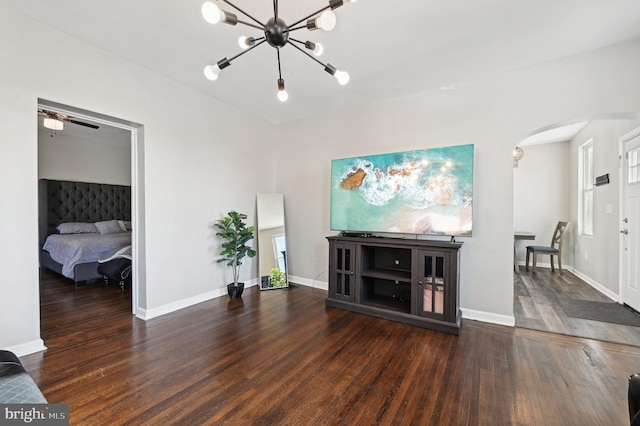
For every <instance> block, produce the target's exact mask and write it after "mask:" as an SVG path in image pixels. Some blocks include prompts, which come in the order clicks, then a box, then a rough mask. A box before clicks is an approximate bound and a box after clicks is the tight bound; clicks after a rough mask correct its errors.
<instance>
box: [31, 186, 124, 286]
mask: <svg viewBox="0 0 640 426" xmlns="http://www.w3.org/2000/svg"><path fill="white" fill-rule="evenodd" d="M38 203H39V242H40V265H41V266H42V267H45V268H47V269H50V270H52V271H55V272H57V273H59V274H61V275H63V276H65V277H67V278H70V279H72V280H73V281H74V282H75V283H76V285H77V284H78V283H81V282H84V281H88V280H93V279H97V278H102V277H103V274H101V273H99V272H98V266H99V265H100V263H99V262H100V261H101V260H102V261H104V260H105V259H108V258H110V257H111V256H113V255H114V254H115V253H117V252H118V251H120V250H122V249H123V248H124V247H126V246H130V245H131V187H130V186H124V185H110V184H100V183H89V182H72V181H60V180H51V179H40V181H39V199H38ZM92 226H94V227H95V229H92V228H91V227H92ZM127 228H128V229H127Z"/></svg>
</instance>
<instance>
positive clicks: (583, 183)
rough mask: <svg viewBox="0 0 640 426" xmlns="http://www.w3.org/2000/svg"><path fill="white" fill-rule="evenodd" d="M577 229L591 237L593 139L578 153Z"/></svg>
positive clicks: (581, 147)
mask: <svg viewBox="0 0 640 426" xmlns="http://www.w3.org/2000/svg"><path fill="white" fill-rule="evenodd" d="M578 158H579V166H580V167H579V172H580V177H579V182H580V187H581V188H580V200H579V210H580V215H579V221H580V223H579V225H580V226H579V228H580V233H581V234H582V235H593V139H591V140H589V141H588V142H587V143H585V144H583V145H582V146H580V151H579V156H578Z"/></svg>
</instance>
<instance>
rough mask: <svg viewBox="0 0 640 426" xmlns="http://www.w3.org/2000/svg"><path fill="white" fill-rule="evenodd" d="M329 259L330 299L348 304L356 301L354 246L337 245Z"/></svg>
mask: <svg viewBox="0 0 640 426" xmlns="http://www.w3.org/2000/svg"><path fill="white" fill-rule="evenodd" d="M331 251H332V253H331V259H329V262H330V265H329V273H330V274H331V276H330V277H329V297H331V298H333V299H337V300H344V301H346V302H353V301H354V300H355V290H356V288H355V286H356V280H355V264H356V261H355V258H356V249H355V245H354V244H341V243H335V244H334V247H333V250H331Z"/></svg>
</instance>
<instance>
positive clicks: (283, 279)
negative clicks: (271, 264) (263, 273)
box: [270, 268, 287, 287]
mask: <svg viewBox="0 0 640 426" xmlns="http://www.w3.org/2000/svg"><path fill="white" fill-rule="evenodd" d="M270 281H271V285H270V287H286V285H287V275H286V274H285V273H284V272H282V270H281V269H280V268H271V280H270Z"/></svg>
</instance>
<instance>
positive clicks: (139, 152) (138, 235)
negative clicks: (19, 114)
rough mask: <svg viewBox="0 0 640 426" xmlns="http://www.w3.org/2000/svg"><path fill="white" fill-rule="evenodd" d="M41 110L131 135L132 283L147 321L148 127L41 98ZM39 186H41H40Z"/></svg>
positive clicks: (134, 300)
mask: <svg viewBox="0 0 640 426" xmlns="http://www.w3.org/2000/svg"><path fill="white" fill-rule="evenodd" d="M37 107H38V108H46V109H47V110H49V111H53V112H59V113H62V114H69V115H72V116H74V117H76V118H79V119H84V120H89V121H92V122H95V123H98V124H103V125H106V126H112V127H117V128H119V129H123V130H127V131H129V132H130V134H131V219H132V227H133V232H132V233H131V245H132V252H133V256H132V257H133V260H132V279H131V310H132V314H133V315H135V316H137V317H139V318H142V319H144V314H143V313H144V312H145V308H146V306H145V305H146V302H145V301H146V273H145V271H146V267H145V265H146V254H145V253H146V250H145V245H144V241H145V238H144V236H145V223H144V211H145V209H144V126H143V125H142V124H138V123H134V122H131V121H127V120H122V119H119V118H116V117H112V116H107V115H104V114H100V113H96V112H93V111H88V110H84V109H80V108H76V107H72V106H69V105H64V104H60V103H57V102H53V101H49V100H46V99H41V98H38V105H37ZM36 185H37V182H36Z"/></svg>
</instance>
